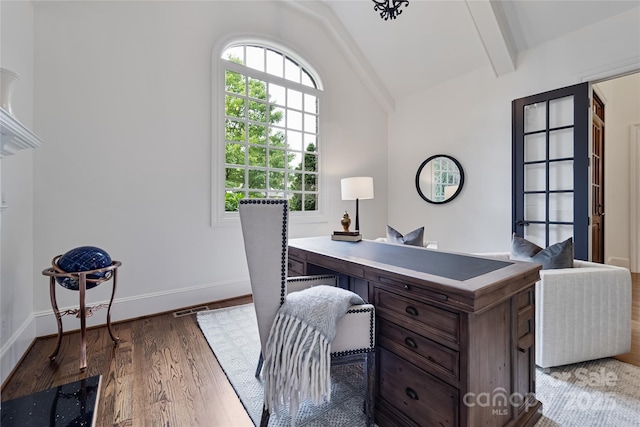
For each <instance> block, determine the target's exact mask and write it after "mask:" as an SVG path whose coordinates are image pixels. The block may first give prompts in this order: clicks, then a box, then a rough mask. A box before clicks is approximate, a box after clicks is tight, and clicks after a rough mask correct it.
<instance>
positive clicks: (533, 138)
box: [524, 133, 547, 162]
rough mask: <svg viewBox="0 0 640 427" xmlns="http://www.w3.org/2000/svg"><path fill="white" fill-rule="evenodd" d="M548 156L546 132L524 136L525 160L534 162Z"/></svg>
mask: <svg viewBox="0 0 640 427" xmlns="http://www.w3.org/2000/svg"><path fill="white" fill-rule="evenodd" d="M546 158H547V138H546V136H545V134H544V133H535V134H532V135H525V136H524V161H525V162H533V161H536V160H545V159H546Z"/></svg>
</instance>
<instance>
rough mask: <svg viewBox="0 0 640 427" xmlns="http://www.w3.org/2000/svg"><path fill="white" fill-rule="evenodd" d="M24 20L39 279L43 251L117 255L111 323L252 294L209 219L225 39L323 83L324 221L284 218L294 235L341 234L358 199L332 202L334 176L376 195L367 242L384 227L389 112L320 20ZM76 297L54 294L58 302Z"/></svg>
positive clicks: (40, 303) (62, 8) (74, 9)
mask: <svg viewBox="0 0 640 427" xmlns="http://www.w3.org/2000/svg"><path fill="white" fill-rule="evenodd" d="M35 18H36V19H35V56H36V64H35V68H36V73H35V82H36V101H37V102H36V107H35V114H36V118H37V121H38V129H39V131H40V133H41V137H42V138H43V139H44V140H45V144H43V147H41V148H40V149H38V150H37V152H36V158H35V267H37V268H34V275H35V278H34V281H35V283H36V285H37V286H42V289H45V286H46V280H45V278H44V277H43V276H41V275H40V272H41V271H42V269H43V268H44V267H46V266H47V265H49V263H50V262H51V258H52V257H53V256H55V255H57V254H61V253H63V252H65V251H66V250H68V249H71V248H73V247H76V246H80V245H95V246H99V247H102V248H104V249H105V250H107V251H108V252H109V253H110V254H111V256H112V257H113V258H114V259H117V260H120V261H122V267H121V269H120V277H119V281H120V283H119V285H118V293H117V295H116V300H117V303H116V308H115V310H114V316H113V317H114V319H115V320H119V319H123V318H130V317H132V316H139V315H143V314H149V313H156V312H159V311H163V310H172V309H175V308H178V307H184V306H188V305H193V304H200V303H204V302H208V301H213V300H218V299H223V298H228V297H233V296H238V295H243V294H248V293H249V292H250V288H249V284H248V272H247V269H246V261H245V255H244V247H243V245H242V242H241V231H240V227H239V223H235V224H233V225H231V226H228V227H211V224H210V218H211V212H210V207H211V196H210V191H211V178H210V174H211V126H212V125H211V123H212V120H211V89H212V88H211V78H212V77H211V52H212V48H213V46H214V45H215V43H216V42H217V41H218V40H219V39H220V38H226V37H228V36H229V35H230V34H254V35H265V36H268V37H269V38H270V39H275V40H277V41H279V42H280V43H282V44H284V45H286V46H288V47H289V48H291V49H293V50H294V51H297V52H299V53H300V54H302V55H303V56H304V58H305V59H306V60H307V61H308V62H309V63H310V65H311V66H312V67H313V68H314V69H316V70H317V71H318V72H319V74H320V75H321V78H322V81H323V83H324V85H325V91H326V97H325V98H324V99H323V102H324V105H323V108H322V113H323V117H322V123H323V125H322V128H321V133H322V140H321V144H322V148H321V149H322V150H323V151H322V154H323V155H324V169H325V172H326V175H325V178H326V180H325V182H324V184H325V186H326V187H327V188H328V189H329V191H327V193H326V197H327V199H326V200H325V207H326V216H327V221H328V222H321V223H314V224H293V225H292V229H291V230H290V236H291V237H300V236H311V235H328V234H330V232H331V231H332V230H334V229H340V228H339V227H340V225H339V220H340V218H341V217H342V213H343V212H344V210H345V209H349V210H352V209H353V208H354V206H353V204H354V203H353V202H346V201H345V202H343V201H342V200H340V194H339V179H340V178H342V177H345V176H350V175H361V174H363V175H370V176H373V177H374V183H375V194H376V198H375V199H374V200H367V201H363V203H362V206H361V208H362V211H363V212H362V228H363V230H364V231H365V233H364V234H365V237H375V236H376V235H377V234H379V233H377V232H376V233H373V232H372V231H370V230H384V225H385V224H386V205H387V200H386V182H385V180H386V176H387V170H386V159H385V156H386V142H387V121H386V114H385V113H384V111H383V109H382V108H381V107H379V106H378V104H377V103H376V101H375V99H374V98H373V97H372V96H371V94H369V93H368V92H367V90H366V89H365V87H364V86H363V85H362V84H361V83H360V81H359V80H358V79H357V77H356V75H355V73H354V72H353V70H352V69H351V68H350V67H349V65H348V64H349V63H348V61H347V60H346V59H345V58H344V57H342V56H341V55H340V53H339V52H340V50H339V49H338V47H337V45H336V44H335V43H334V42H333V40H332V39H331V38H330V37H329V36H328V35H327V33H326V31H324V29H323V27H322V26H321V24H320V23H318V22H316V21H314V20H312V19H311V18H309V17H308V16H307V15H303V14H300V13H299V12H297V11H296V10H295V9H292V8H290V7H289V6H287V5H286V2H281V1H274V2H263V1H261V2H244V1H243V2H40V3H37V4H36V6H35ZM370 233H371V234H370ZM369 234H370V235H369ZM110 289H111V288H110V285H109V284H105V285H102V286H100V287H98V288H96V289H93V290H91V291H89V292H88V298H89V299H90V300H91V302H96V301H104V300H106V299H107V298H108V296H109V292H110ZM76 298H77V294H76V293H73V292H70V291H66V293H65V291H64V290H61V292H59V304H60V306H63V307H64V306H71V305H73V304H75V303H76ZM35 310H36V316H37V327H38V335H41V334H44V333H51V332H53V331H54V325H55V322H54V320H53V318H52V317H51V315H50V312H51V308H50V303H49V297H48V295H47V294H46V293H45V292H37V293H36V295H35ZM70 320H71V322H70V323H69V326H70V327H74V328H77V321H75V320H74V319H70ZM91 320H92V322H98V323H102V322H104V313H102V312H98V313H96V314H95V315H94V316H93V318H92V319H91Z"/></svg>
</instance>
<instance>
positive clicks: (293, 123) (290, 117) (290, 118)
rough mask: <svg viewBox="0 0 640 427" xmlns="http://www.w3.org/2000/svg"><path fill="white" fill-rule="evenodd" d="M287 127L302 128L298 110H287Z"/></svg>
mask: <svg viewBox="0 0 640 427" xmlns="http://www.w3.org/2000/svg"><path fill="white" fill-rule="evenodd" d="M287 127H288V128H290V129H296V130H302V113H301V112H299V111H293V110H287Z"/></svg>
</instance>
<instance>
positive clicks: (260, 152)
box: [249, 145, 267, 188]
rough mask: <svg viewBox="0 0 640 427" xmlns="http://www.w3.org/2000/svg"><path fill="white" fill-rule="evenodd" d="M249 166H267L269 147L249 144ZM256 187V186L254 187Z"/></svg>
mask: <svg viewBox="0 0 640 427" xmlns="http://www.w3.org/2000/svg"><path fill="white" fill-rule="evenodd" d="M249 166H262V167H266V166H267V149H266V148H264V147H256V146H253V145H250V146H249ZM253 188H255V187H253Z"/></svg>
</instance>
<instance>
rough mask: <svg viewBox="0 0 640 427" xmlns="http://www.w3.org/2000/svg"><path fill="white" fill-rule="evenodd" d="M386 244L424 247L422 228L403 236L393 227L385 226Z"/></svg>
mask: <svg viewBox="0 0 640 427" xmlns="http://www.w3.org/2000/svg"><path fill="white" fill-rule="evenodd" d="M387 242H388V243H397V244H400V245H412V246H424V227H420V228H416V229H415V230H413V231H411V232H409V233H407V234H406V235H404V236H403V235H402V234H400V233H398V232H397V231H396V230H395V229H394V228H393V227H391V226H390V225H387Z"/></svg>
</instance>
